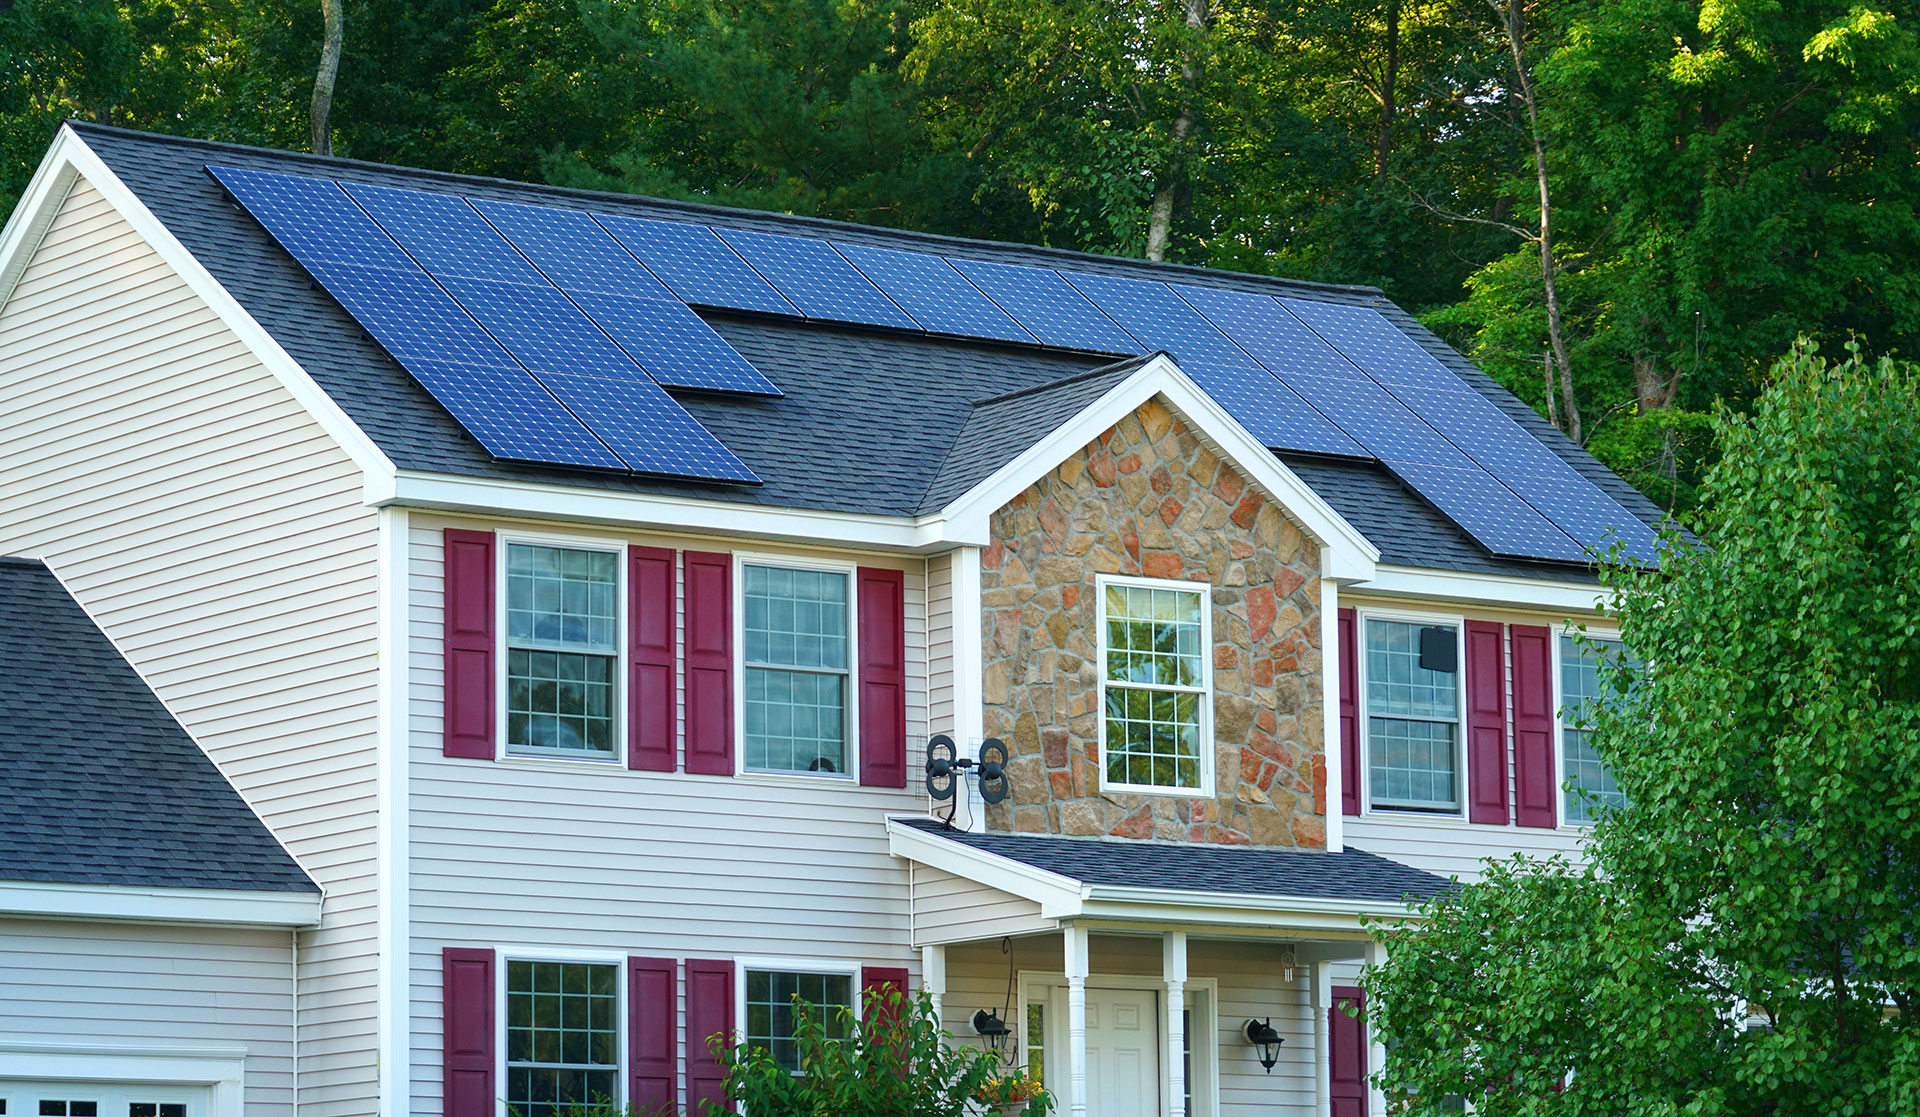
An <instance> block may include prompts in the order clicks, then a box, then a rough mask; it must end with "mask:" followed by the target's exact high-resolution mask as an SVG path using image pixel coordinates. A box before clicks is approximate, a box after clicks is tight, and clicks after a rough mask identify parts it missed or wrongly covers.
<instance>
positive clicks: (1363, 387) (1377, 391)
mask: <svg viewBox="0 0 1920 1117" xmlns="http://www.w3.org/2000/svg"><path fill="white" fill-rule="evenodd" d="M1280 379H1281V380H1283V381H1285V382H1286V385H1287V387H1289V388H1292V389H1293V390H1294V391H1296V392H1298V393H1299V394H1300V395H1301V396H1302V397H1303V398H1305V399H1306V401H1307V402H1308V403H1310V404H1312V405H1314V406H1315V407H1317V408H1319V409H1320V412H1321V414H1323V415H1326V416H1327V417H1328V418H1330V419H1332V420H1333V421H1334V422H1335V423H1336V424H1338V425H1339V427H1340V429H1341V430H1343V431H1345V432H1346V433H1347V434H1348V435H1350V436H1352V438H1353V440H1354V441H1355V442H1358V443H1360V445H1362V446H1365V447H1366V448H1367V449H1368V450H1370V451H1371V452H1372V453H1373V456H1374V457H1376V458H1383V459H1390V460H1392V461H1403V462H1424V463H1425V464H1427V465H1439V466H1447V467H1449V468H1453V469H1466V470H1474V471H1479V469H1480V467H1479V466H1477V465H1475V464H1474V462H1473V460H1472V459H1471V458H1468V457H1467V456H1466V455H1465V454H1463V453H1461V452H1460V449H1459V448H1458V447H1456V446H1455V445H1454V444H1453V443H1451V442H1449V441H1447V440H1446V439H1445V438H1443V437H1441V435H1440V432H1438V431H1436V430H1434V429H1433V428H1432V427H1430V426H1428V425H1427V424H1426V422H1425V421H1424V420H1422V419H1421V418H1420V416H1418V415H1416V414H1414V413H1413V412H1412V411H1409V410H1407V408H1406V407H1405V406H1403V405H1402V404H1401V403H1400V401H1399V400H1397V399H1394V398H1393V396H1392V395H1390V394H1389V393H1388V392H1387V390H1386V389H1385V388H1382V387H1381V386H1380V385H1378V384H1375V383H1374V382H1372V381H1371V380H1338V379H1334V378H1332V377H1326V376H1312V375H1309V374H1307V373H1303V372H1302V373H1288V374H1286V375H1284V376H1282V377H1280Z"/></svg>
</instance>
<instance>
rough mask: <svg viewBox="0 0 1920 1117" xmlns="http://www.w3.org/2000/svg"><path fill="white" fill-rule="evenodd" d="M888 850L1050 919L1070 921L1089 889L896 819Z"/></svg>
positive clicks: (891, 821) (892, 820) (890, 824)
mask: <svg viewBox="0 0 1920 1117" xmlns="http://www.w3.org/2000/svg"><path fill="white" fill-rule="evenodd" d="M887 852H888V853H891V854H893V855H894V856H895V857H904V858H906V859H907V860H909V861H914V862H918V863H919V864H922V865H926V866H928V867H929V868H934V869H940V870H942V871H943V872H949V873H952V874H953V875H954V876H957V877H964V878H966V879H967V880H970V881H973V882H975V883H977V884H984V885H986V886H987V887H988V888H994V889H998V890H999V891H1001V892H1005V893H1006V894H1008V895H1009V896H1018V897H1020V898H1021V899H1023V900H1032V901H1033V902H1034V903H1037V904H1039V905H1040V913H1041V915H1043V916H1044V917H1046V918H1048V919H1070V918H1072V917H1073V916H1074V915H1076V914H1078V913H1079V911H1080V907H1081V904H1082V901H1083V900H1084V898H1085V896H1086V886H1085V885H1083V884H1081V883H1080V882H1079V881H1077V880H1075V879H1073V878H1072V877H1066V876H1061V875H1060V874H1058V873H1050V872H1048V871H1046V870H1045V869H1036V868H1034V867H1033V866H1032V865H1028V864H1026V863H1024V862H1021V861H1015V860H1013V859H1012V858H1010V857H1001V856H1000V855H999V854H997V853H985V852H982V851H980V850H977V849H974V848H972V847H970V846H965V845H962V844H961V843H959V842H954V841H948V840H947V839H946V838H940V837H935V836H934V835H931V834H925V833H922V832H921V831H919V830H916V829H914V828H913V827H911V826H908V825H906V824H905V823H903V822H901V821H900V820H899V819H895V818H890V819H888V820H887Z"/></svg>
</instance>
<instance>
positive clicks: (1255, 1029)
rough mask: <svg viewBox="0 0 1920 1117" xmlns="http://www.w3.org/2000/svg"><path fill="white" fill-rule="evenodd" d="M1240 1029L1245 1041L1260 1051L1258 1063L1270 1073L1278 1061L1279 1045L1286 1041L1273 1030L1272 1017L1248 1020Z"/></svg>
mask: <svg viewBox="0 0 1920 1117" xmlns="http://www.w3.org/2000/svg"><path fill="white" fill-rule="evenodd" d="M1241 1031H1242V1032H1243V1033H1244V1034H1245V1035H1246V1037H1247V1042H1248V1043H1251V1044H1253V1046H1254V1047H1255V1048H1256V1049H1257V1050H1258V1051H1259V1052H1260V1065H1261V1066H1263V1067H1265V1068H1266V1070H1267V1073H1268V1074H1272V1073H1273V1064H1275V1063H1277V1062H1279V1061H1280V1045H1281V1044H1283V1043H1285V1042H1287V1041H1286V1040H1285V1039H1283V1038H1281V1035H1280V1033H1279V1032H1276V1031H1274V1030H1273V1018H1272V1017H1268V1018H1267V1019H1265V1020H1249V1021H1247V1026H1246V1027H1245V1028H1242V1029H1241Z"/></svg>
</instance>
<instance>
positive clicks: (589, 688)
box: [506, 543, 620, 758]
mask: <svg viewBox="0 0 1920 1117" xmlns="http://www.w3.org/2000/svg"><path fill="white" fill-rule="evenodd" d="M506 550H507V751H508V752H509V753H520V754H526V755H534V756H574V757H600V758H611V757H612V756H613V755H614V722H615V706H616V703H615V700H614V686H615V683H614V680H615V679H616V678H617V677H618V675H619V656H620V608H619V567H620V563H619V556H617V555H615V554H614V553H613V552H611V551H593V550H583V549H580V548H576V547H556V546H548V545H545V544H538V543H509V544H507V549H506Z"/></svg>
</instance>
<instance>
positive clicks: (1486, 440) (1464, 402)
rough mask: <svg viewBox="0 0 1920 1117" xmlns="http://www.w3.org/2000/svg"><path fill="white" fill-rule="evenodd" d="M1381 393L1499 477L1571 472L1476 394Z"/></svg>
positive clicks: (1393, 388)
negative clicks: (1416, 413)
mask: <svg viewBox="0 0 1920 1117" xmlns="http://www.w3.org/2000/svg"><path fill="white" fill-rule="evenodd" d="M1386 388H1387V390H1388V391H1389V392H1392V393H1393V395H1394V396H1395V397H1396V398H1397V399H1399V400H1400V401H1401V402H1402V403H1404V404H1406V405H1407V406H1408V407H1409V408H1417V409H1418V410H1419V413H1420V414H1421V415H1422V416H1424V417H1425V418H1426V420H1427V422H1428V423H1429V424H1431V425H1432V426H1433V427H1434V428H1435V429H1437V430H1439V431H1440V432H1441V433H1442V434H1444V435H1446V437H1447V439H1448V441H1450V442H1452V443H1453V444H1454V445H1455V446H1458V447H1460V449H1461V450H1463V451H1465V452H1466V454H1467V456H1468V457H1470V458H1472V459H1473V460H1474V461H1477V462H1479V463H1480V464H1481V465H1482V466H1484V467H1485V468H1487V469H1489V470H1492V471H1494V472H1496V473H1498V474H1499V475H1500V476H1505V475H1507V474H1508V473H1539V474H1545V475H1548V476H1554V475H1557V474H1559V473H1561V472H1562V471H1570V470H1571V469H1572V467H1571V466H1568V465H1567V464H1566V463H1565V462H1564V461H1561V460H1560V456H1559V455H1558V454H1555V453H1554V452H1553V451H1552V450H1549V449H1547V447H1546V446H1545V445H1544V444H1542V443H1541V441H1540V440H1539V439H1537V438H1535V437H1534V436H1533V435H1532V434H1531V433H1530V432H1528V431H1527V429H1526V428H1525V427H1522V426H1521V425H1520V424H1519V423H1517V422H1515V421H1514V420H1513V417H1512V416H1510V415H1508V414H1507V413H1506V412H1504V411H1502V410H1500V409H1499V408H1498V407H1495V406H1494V405H1493V402H1492V401H1491V400H1488V399H1487V398H1486V397H1485V396H1482V395H1480V394H1479V393H1478V392H1474V391H1465V392H1425V391H1421V390H1419V389H1417V388H1409V387H1406V386H1404V385H1393V384H1389V385H1387V386H1386ZM1576 476H1577V475H1576Z"/></svg>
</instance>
